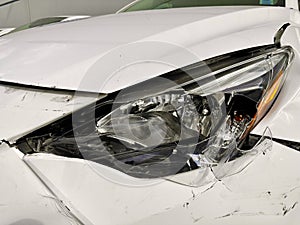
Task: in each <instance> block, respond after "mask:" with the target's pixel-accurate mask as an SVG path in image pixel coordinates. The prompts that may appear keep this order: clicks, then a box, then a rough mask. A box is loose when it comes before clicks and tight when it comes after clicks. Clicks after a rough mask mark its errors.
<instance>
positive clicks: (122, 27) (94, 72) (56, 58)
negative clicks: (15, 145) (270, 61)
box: [0, 7, 290, 93]
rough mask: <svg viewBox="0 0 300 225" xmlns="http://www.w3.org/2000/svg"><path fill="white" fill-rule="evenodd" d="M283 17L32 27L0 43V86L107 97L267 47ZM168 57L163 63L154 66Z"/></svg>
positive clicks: (188, 17) (152, 17)
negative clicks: (213, 60)
mask: <svg viewBox="0 0 300 225" xmlns="http://www.w3.org/2000/svg"><path fill="white" fill-rule="evenodd" d="M289 16H290V15H289V11H288V9H285V8H281V7H202V8H187V9H170V10H153V11H147V12H132V13H123V14H115V15H108V16H101V17H95V18H91V19H86V20H82V21H76V22H69V23H64V24H58V25H49V26H44V27H38V28H34V29H30V30H26V31H21V32H18V33H14V34H10V35H7V36H4V37H2V38H0V49H1V51H0V81H5V82H12V83H19V84H25V85H31V86H39V87H50V88H58V89H68V90H81V91H91V92H102V93H108V92H113V91H116V90H120V89H122V88H124V87H127V86H129V85H132V84H134V83H137V82H139V81H141V80H145V79H149V78H150V77H153V76H157V75H159V74H162V73H164V72H167V71H170V70H172V69H174V68H176V67H180V66H184V65H187V64H191V63H193V62H195V61H198V60H202V59H205V58H208V57H212V56H216V55H219V54H224V53H227V52H231V51H234V50H239V49H242V48H248V47H253V46H256V45H263V44H270V43H272V42H273V37H274V34H275V33H276V31H277V30H278V29H279V28H280V27H281V26H282V24H283V23H284V22H286V21H287V20H289ZM149 43H151V44H149ZM153 43H156V44H153ZM161 43H163V44H161ZM166 43H167V44H166ZM224 43H226V45H224ZM160 46H162V47H160ZM166 46H167V47H166ZM170 46H172V47H170ZM174 46H175V47H174ZM178 46H180V47H178ZM176 48H181V49H184V51H183V52H184V53H183V52H182V54H181V53H178V51H177V50H176ZM185 50H186V51H185ZM174 52H176V54H178V55H177V56H176V57H175V58H176V59H174V58H173V59H170V56H172V55H174ZM186 52H188V53H190V54H191V57H186ZM130 57H131V58H132V60H131V61H126V60H127V59H128V58H130ZM168 57H169V59H170V60H171V63H157V62H161V61H164V60H165V59H166V58H168ZM139 59H142V60H139ZM136 61H139V63H132V62H136ZM149 61H151V62H150V63H149ZM154 62H155V63H154ZM137 64H138V65H137ZM128 65H131V66H129V67H130V68H128ZM124 68H125V69H124Z"/></svg>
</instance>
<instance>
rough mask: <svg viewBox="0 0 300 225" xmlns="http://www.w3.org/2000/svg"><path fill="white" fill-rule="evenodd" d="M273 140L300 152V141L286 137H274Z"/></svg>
mask: <svg viewBox="0 0 300 225" xmlns="http://www.w3.org/2000/svg"><path fill="white" fill-rule="evenodd" d="M272 140H273V141H275V142H277V143H279V144H282V145H284V146H286V147H289V148H292V149H294V150H296V151H298V152H300V143H299V142H294V141H288V140H284V139H278V138H272Z"/></svg>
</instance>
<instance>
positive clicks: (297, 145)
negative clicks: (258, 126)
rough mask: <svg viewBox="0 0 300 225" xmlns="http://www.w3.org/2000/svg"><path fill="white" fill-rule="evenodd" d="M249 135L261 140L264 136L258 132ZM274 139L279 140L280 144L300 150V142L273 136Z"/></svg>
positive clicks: (251, 137)
mask: <svg viewBox="0 0 300 225" xmlns="http://www.w3.org/2000/svg"><path fill="white" fill-rule="evenodd" d="M249 137H250V139H254V140H259V139H261V138H262V136H261V135H257V134H250V135H249ZM272 141H274V142H277V143H278V144H281V145H284V146H286V147H288V148H291V149H294V150H296V151H298V152H300V142H295V141H289V140H285V139H280V138H272Z"/></svg>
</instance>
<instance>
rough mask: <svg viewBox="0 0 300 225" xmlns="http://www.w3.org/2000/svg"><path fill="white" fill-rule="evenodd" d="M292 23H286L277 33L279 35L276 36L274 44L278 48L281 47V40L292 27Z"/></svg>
mask: <svg viewBox="0 0 300 225" xmlns="http://www.w3.org/2000/svg"><path fill="white" fill-rule="evenodd" d="M290 25H291V24H290V23H285V24H283V25H282V27H281V28H280V29H279V30H278V31H277V33H276V34H275V36H274V44H275V45H276V46H278V47H281V38H282V35H283V34H284V32H285V30H286V29H287V28H288V27H289V26H290Z"/></svg>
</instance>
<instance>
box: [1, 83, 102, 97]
mask: <svg viewBox="0 0 300 225" xmlns="http://www.w3.org/2000/svg"><path fill="white" fill-rule="evenodd" d="M1 85H2V86H10V87H13V88H20V89H32V90H37V91H45V92H54V93H56V92H67V93H69V94H75V93H80V94H88V95H95V94H99V95H100V94H101V93H97V92H89V91H78V90H77V91H76V90H69V89H64V88H56V87H43V86H36V85H30V84H21V83H15V82H11V81H0V86H1Z"/></svg>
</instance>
